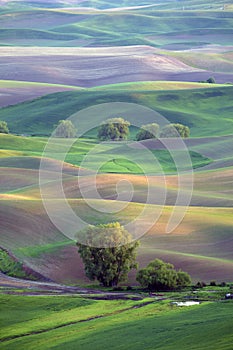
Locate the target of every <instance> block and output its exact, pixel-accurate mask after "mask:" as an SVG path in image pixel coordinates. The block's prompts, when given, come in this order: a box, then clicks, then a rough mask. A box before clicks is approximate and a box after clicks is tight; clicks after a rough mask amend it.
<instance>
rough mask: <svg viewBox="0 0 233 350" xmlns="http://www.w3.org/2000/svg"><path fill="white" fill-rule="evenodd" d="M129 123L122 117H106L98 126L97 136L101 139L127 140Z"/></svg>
mask: <svg viewBox="0 0 233 350" xmlns="http://www.w3.org/2000/svg"><path fill="white" fill-rule="evenodd" d="M129 126H130V123H129V122H128V121H127V120H125V119H123V118H111V119H107V120H106V121H105V122H104V123H103V124H102V125H100V127H99V131H98V138H99V139H100V140H101V141H108V140H111V141H121V140H127V137H128V134H129Z"/></svg>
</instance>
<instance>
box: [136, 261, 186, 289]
mask: <svg viewBox="0 0 233 350" xmlns="http://www.w3.org/2000/svg"><path fill="white" fill-rule="evenodd" d="M136 279H137V281H138V282H139V283H140V285H141V286H142V287H144V288H147V289H149V290H154V291H160V290H172V289H176V288H180V287H186V286H189V285H190V284H191V278H190V276H189V274H188V273H186V272H184V271H181V270H179V271H176V270H175V269H174V266H173V265H172V264H170V263H166V262H164V261H162V260H160V259H155V260H153V261H151V262H150V263H149V264H148V265H147V267H145V268H143V269H141V270H139V271H138V273H137V277H136Z"/></svg>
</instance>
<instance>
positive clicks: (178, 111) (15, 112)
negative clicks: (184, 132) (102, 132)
mask: <svg viewBox="0 0 233 350" xmlns="http://www.w3.org/2000/svg"><path fill="white" fill-rule="evenodd" d="M232 94H233V87H232V86H230V85H228V86H223V87H215V88H208V89H199V90H197V89H195V90H192V89H189V90H175V91H174V90H170V91H168V90H167V91H155V90H148V89H146V90H142V89H141V88H139V90H138V91H137V90H136V89H135V88H134V89H132V90H131V89H130V88H129V89H127V85H126V88H124V89H123V90H122V91H121V90H120V91H119V89H116V90H115V89H114V88H111V89H109V90H106V89H103V90H102V91H101V89H100V88H97V89H91V90H90V91H88V90H84V91H79V92H73V91H72V92H61V93H55V94H50V95H46V96H44V97H41V98H39V99H36V100H33V101H29V102H24V103H21V104H18V105H15V106H10V107H6V108H2V109H0V120H5V121H7V123H8V125H9V129H10V131H11V132H13V133H17V134H21V133H26V134H33V135H49V134H50V133H51V132H52V130H53V128H54V125H55V124H57V123H58V121H59V120H61V119H66V118H68V117H69V116H71V115H72V114H74V113H76V112H78V111H80V110H82V109H84V108H87V107H89V106H92V105H95V104H100V103H109V102H127V103H137V104H139V105H143V106H146V107H149V108H151V109H153V110H155V111H157V112H159V113H160V114H161V115H163V116H164V117H165V118H167V119H168V120H169V121H170V122H172V123H177V122H178V123H183V124H185V125H188V126H189V127H190V129H191V136H192V137H200V136H214V135H215V136H220V135H226V134H232V133H233V105H232ZM95 118H96V119H95V120H94V121H93V120H78V123H77V127H78V128H79V127H80V128H82V125H84V124H85V127H87V128H88V127H90V128H92V125H93V123H94V124H95V125H96V124H97V125H98V122H101V120H102V119H101V116H98V115H96V117H95ZM128 119H129V121H130V122H131V124H133V123H134V119H133V118H132V117H129V118H128ZM149 122H152V120H147V119H145V118H144V116H140V123H141V124H146V123H149Z"/></svg>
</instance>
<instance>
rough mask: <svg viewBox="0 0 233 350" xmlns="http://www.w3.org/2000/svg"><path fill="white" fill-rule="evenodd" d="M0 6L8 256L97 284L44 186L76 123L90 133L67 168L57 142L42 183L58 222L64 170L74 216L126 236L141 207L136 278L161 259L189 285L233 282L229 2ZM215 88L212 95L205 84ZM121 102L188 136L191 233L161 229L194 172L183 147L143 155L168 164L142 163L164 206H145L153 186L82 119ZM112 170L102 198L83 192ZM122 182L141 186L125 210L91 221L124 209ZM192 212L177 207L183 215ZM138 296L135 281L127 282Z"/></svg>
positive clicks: (2, 206)
mask: <svg viewBox="0 0 233 350" xmlns="http://www.w3.org/2000/svg"><path fill="white" fill-rule="evenodd" d="M0 4H1V7H0V28H1V29H0V107H1V108H0V120H4V121H6V122H7V123H8V126H9V129H10V132H11V134H10V135H5V134H0V148H1V149H0V173H1V180H0V217H1V219H0V220H1V233H0V246H1V247H3V248H4V249H7V250H8V251H10V252H12V253H13V254H14V256H15V257H17V259H19V260H20V261H22V262H23V263H24V264H25V265H27V266H29V267H30V268H32V269H34V270H35V271H37V272H39V273H40V274H42V275H43V276H45V277H46V278H49V279H51V280H53V281H55V282H61V283H73V284H77V283H80V284H88V283H89V281H88V280H87V279H86V277H85V275H84V270H83V265H82V263H81V260H80V257H79V256H78V253H77V249H76V246H75V241H74V240H72V239H69V238H68V237H67V236H66V235H64V234H63V233H62V232H61V231H59V229H58V228H57V227H56V226H55V225H54V224H53V223H52V221H51V220H50V218H49V216H48V214H47V212H46V210H45V208H44V206H43V201H42V198H41V193H40V186H39V177H40V176H41V170H40V161H41V158H42V157H43V151H44V148H45V147H46V144H47V141H48V137H49V136H50V135H51V133H52V131H53V130H54V125H56V124H57V123H58V122H59V120H61V119H66V118H68V117H70V116H74V115H76V114H77V118H76V119H75V120H76V121H77V128H78V130H87V132H86V133H84V134H83V135H81V138H80V139H79V140H77V141H76V142H75V143H74V144H73V145H72V147H71V149H70V150H69V152H68V154H67V155H66V157H65V158H64V149H65V147H66V141H67V140H62V139H54V140H53V146H54V149H55V150H56V151H55V152H54V154H53V155H48V154H47V155H46V156H47V158H46V168H45V169H43V170H42V178H43V183H42V186H43V188H44V189H45V191H46V196H47V200H49V201H50V202H51V203H52V207H53V209H54V212H56V213H59V214H61V212H60V204H59V203H60V202H61V200H62V197H60V194H59V192H58V191H57V186H58V184H57V181H58V180H57V173H58V172H59V171H60V170H61V169H62V171H63V174H62V184H63V189H64V193H65V196H66V199H67V201H68V203H69V205H70V208H72V210H73V212H74V213H75V214H76V215H78V216H79V217H81V218H82V220H84V221H86V222H88V223H89V224H97V223H107V222H109V221H120V222H121V223H122V224H125V225H127V223H129V222H131V221H132V220H134V218H136V217H137V216H138V215H139V213H140V212H141V211H142V208H144V207H146V211H147V216H146V217H144V218H143V220H142V222H141V224H140V225H141V226H142V229H143V228H145V231H146V232H145V235H144V236H143V237H142V238H141V246H140V248H139V254H138V262H139V263H140V266H141V267H142V266H145V265H146V264H147V263H148V262H149V261H151V260H153V259H154V258H156V257H159V258H163V259H164V260H166V261H169V262H171V263H173V264H174V265H175V266H176V267H177V268H182V269H185V270H186V271H187V272H189V273H190V274H191V277H192V279H193V281H194V282H197V281H202V280H203V281H206V282H209V281H211V280H216V281H217V282H223V281H225V282H232V280H233V260H232V258H233V153H232V150H233V99H232V97H233V86H232V84H233V35H232V34H233V29H232V28H233V3H232V1H228V3H227V4H226V3H225V2H222V1H212V2H210V1H199V0H193V1H188V0H187V1H185V0H184V1H182V2H181V1H163V2H162V3H160V2H158V3H157V2H154V1H147V2H143V3H142V2H141V1H133V0H132V1H118V2H116V1H108V2H107V1H98V0H96V1H64V2H63V1H53V2H52V1H51V2H50V1H39V0H37V1H26V0H25V1H20V0H18V1H0ZM210 77H213V78H214V80H215V83H207V80H208V79H209V78H210ZM119 102H120V103H126V104H129V103H131V104H132V103H134V104H138V105H140V106H143V107H144V108H150V110H152V111H154V114H153V113H145V114H140V115H137V114H128V115H127V111H126V112H125V113H126V115H125V117H126V119H128V120H129V121H130V122H131V124H132V125H133V126H135V125H136V126H137V125H142V124H146V123H150V122H153V120H154V119H153V118H154V116H155V115H162V116H163V117H164V118H166V119H167V121H168V122H171V123H183V124H185V125H188V126H189V127H190V131H191V137H190V138H189V139H186V140H184V141H183V143H182V144H183V145H184V147H185V149H186V150H187V152H188V153H189V157H190V162H191V164H192V168H193V179H194V181H193V192H192V198H191V201H190V205H189V207H188V208H187V212H186V214H185V215H184V218H183V220H182V221H181V223H180V224H179V225H178V226H177V227H176V228H175V230H174V231H172V232H170V233H168V232H167V231H166V225H167V223H168V221H169V219H170V217H171V215H172V211H173V207H174V205H175V203H176V198H177V194H178V192H179V181H182V183H183V184H185V183H187V182H188V178H189V175H190V174H189V172H188V170H190V169H187V167H186V166H185V164H184V166H183V168H182V169H180V172H179V174H178V172H177V169H176V164H174V161H173V160H172V157H171V155H169V150H172V152H173V155H174V156H175V157H176V158H177V159H178V158H179V157H181V155H182V153H179V152H181V151H182V150H181V149H179V145H178V144H176V142H175V141H174V139H173V140H172V139H171V140H167V143H166V145H167V147H168V148H169V149H166V147H165V146H164V144H163V142H160V141H159V140H156V141H155V140H148V141H145V142H143V147H146V149H147V150H149V151H150V152H151V154H152V155H153V157H154V158H155V159H156V161H157V162H158V163H159V164H160V165H161V168H159V167H158V168H156V166H155V165H154V164H153V163H151V162H150V161H149V160H146V159H144V163H143V167H144V169H145V171H146V173H147V174H150V182H151V184H152V185H151V186H152V190H153V191H154V193H155V196H154V197H153V198H150V200H149V201H148V197H147V189H148V183H147V179H146V177H145V175H144V174H143V172H142V171H141V170H140V167H139V166H138V165H137V164H136V166H135V165H133V164H132V163H131V162H129V161H128V160H126V159H124V155H125V148H124V147H123V146H121V145H119V144H118V143H117V144H115V145H114V144H111V145H106V144H99V141H98V140H97V131H96V130H97V129H96V127H97V126H98V125H100V123H101V121H102V120H103V115H100V114H98V113H97V114H95V113H93V114H91V113H90V114H89V116H88V117H85V116H83V114H82V113H81V114H80V117H78V115H79V114H78V113H79V112H80V111H81V110H83V109H85V108H91V107H92V106H94V105H99V104H101V103H119ZM112 113H113V111H109V116H112ZM106 117H108V116H107V115H106ZM130 132H131V136H130V142H132V144H133V143H134V138H135V133H136V129H135V128H134V127H131V129H130ZM95 148H96V149H98V152H97V151H96V152H95V151H94V155H95V156H94V157H91V158H90V161H89V162H88V163H86V167H84V165H83V164H84V163H83V162H84V160H85V157H88V155H89V154H90V153H91V152H93V150H95ZM141 152H142V150H140V149H138V150H137V153H136V154H137V157H138V162H139V160H140V161H141V159H143V158H144V156H143V153H141ZM103 159H106V161H104V163H103V164H102V167H101V168H100V170H99V173H98V175H97V177H96V178H95V181H96V187H97V189H98V191H97V192H98V193H95V192H93V191H91V188H90V189H89V188H88V186H90V183H92V181H93V178H94V175H93V172H94V171H95V169H96V167H98V164H99V163H98V162H100V161H102V160H103ZM63 160H64V161H65V162H64V164H62V161H63ZM134 160H135V158H134ZM140 164H141V163H140ZM161 169H162V171H163V176H162V175H161ZM80 178H82V183H83V186H85V191H86V192H85V196H87V197H88V202H86V200H85V199H86V198H84V196H83V192H82V189H81V188H80V186H81V185H80V184H79V181H78V180H79V179H80ZM180 179H181V180H180ZM122 181H123V182H124V181H125V182H127V183H131V185H132V186H133V196H132V198H131V200H130V201H129V203H128V204H127V205H126V206H124V208H123V209H122V210H120V211H118V212H114V211H113V212H111V213H106V214H104V215H103V213H101V212H98V211H97V210H95V209H94V208H95V206H97V207H98V206H99V205H101V206H105V207H106V208H107V207H108V206H114V205H118V204H122V203H124V201H125V202H127V200H126V199H124V198H125V197H124V196H123V197H121V198H120V199H119V198H118V196H117V191H116V188H117V184H119V183H121V182H122ZM164 189H166V198H165V202H164V206H163V207H161V197H160V193H163V191H164ZM182 190H183V191H184V192H185V191H186V189H185V188H183V189H182ZM126 192H127V191H126ZM97 194H98V195H97ZM99 196H100V198H99ZM161 196H162V195H161ZM126 197H127V196H126ZM100 203H101V204H100ZM184 205H185V203H183V202H180V203H178V206H179V207H180V209H181V210H182V208H183V207H184ZM160 211H161V216H160V218H159V220H158V222H157V223H156V224H154V225H152V226H151V227H149V229H147V220H149V218H150V217H153V216H156V215H157V213H159V212H160ZM78 230H79V227H77V231H78ZM129 283H131V284H135V283H136V281H135V273H131V274H130V276H129Z"/></svg>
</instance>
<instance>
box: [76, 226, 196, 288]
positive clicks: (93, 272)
mask: <svg viewBox="0 0 233 350" xmlns="http://www.w3.org/2000/svg"><path fill="white" fill-rule="evenodd" d="M83 238H85V241H86V244H85V245H84V244H81V243H79V242H82V241H83ZM101 243H102V245H103V247H102V246H101ZM77 246H78V252H79V254H80V256H81V258H82V260H83V263H84V267H85V273H86V276H87V277H88V278H89V279H90V280H97V281H99V282H100V283H101V285H103V286H105V287H113V286H117V284H118V283H120V282H123V281H125V280H126V278H127V275H128V273H129V271H130V270H131V269H133V268H137V267H138V264H137V263H136V250H137V247H138V246H139V242H138V241H133V240H132V236H131V235H130V233H129V232H128V231H126V230H125V228H124V227H123V226H121V225H120V223H119V222H115V223H109V224H105V225H97V226H89V227H88V228H87V229H85V230H83V231H81V232H80V233H79V240H78V243H77ZM137 281H138V282H139V283H140V285H141V286H142V287H143V288H147V289H149V290H151V291H152V290H170V289H175V288H179V287H185V286H189V285H190V284H191V279H190V276H189V275H188V274H187V273H186V272H183V271H181V270H179V271H176V270H175V269H174V266H173V265H171V264H169V263H166V262H163V261H162V260H159V259H156V260H154V261H152V262H151V263H149V265H148V266H147V267H145V268H143V269H141V270H139V271H138V273H137Z"/></svg>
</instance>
